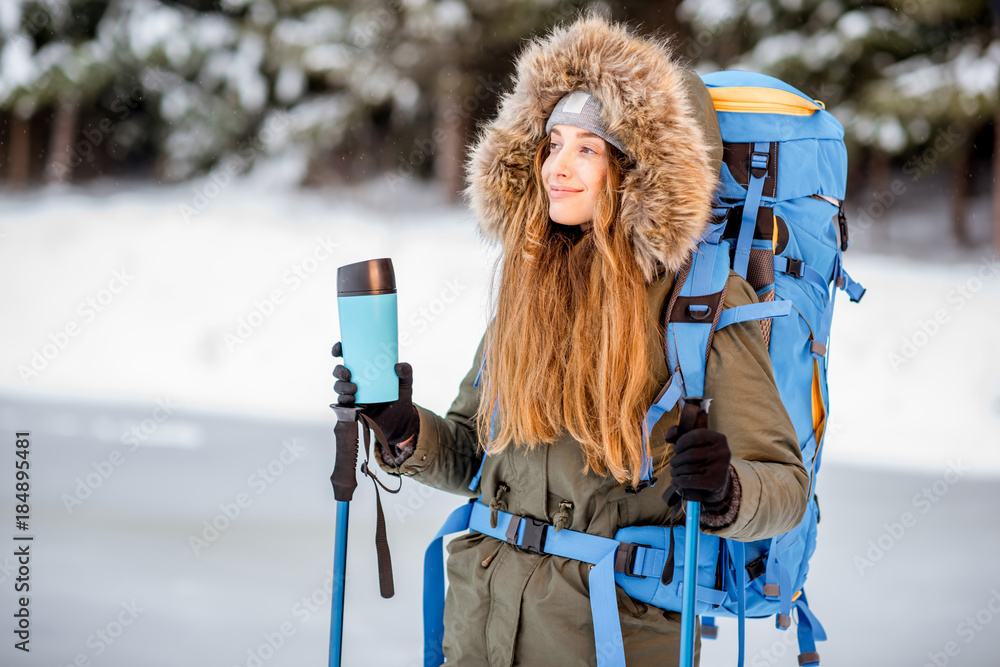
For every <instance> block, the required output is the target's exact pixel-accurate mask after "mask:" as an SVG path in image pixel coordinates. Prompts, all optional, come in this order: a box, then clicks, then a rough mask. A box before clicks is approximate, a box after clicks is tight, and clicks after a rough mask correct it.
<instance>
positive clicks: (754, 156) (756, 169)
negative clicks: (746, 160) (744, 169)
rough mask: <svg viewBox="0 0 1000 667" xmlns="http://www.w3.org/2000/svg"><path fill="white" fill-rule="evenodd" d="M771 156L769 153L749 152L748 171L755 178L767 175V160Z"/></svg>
mask: <svg viewBox="0 0 1000 667" xmlns="http://www.w3.org/2000/svg"><path fill="white" fill-rule="evenodd" d="M770 157H771V155H770V154H769V153H758V152H757V151H754V152H753V153H751V154H750V173H751V174H753V175H754V176H755V177H756V178H763V177H764V176H766V175H767V162H768V159H769V158H770Z"/></svg>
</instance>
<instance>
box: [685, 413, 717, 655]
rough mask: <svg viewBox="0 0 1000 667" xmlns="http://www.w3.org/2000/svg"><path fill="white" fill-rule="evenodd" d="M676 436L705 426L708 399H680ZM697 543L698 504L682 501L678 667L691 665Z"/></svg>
mask: <svg viewBox="0 0 1000 667" xmlns="http://www.w3.org/2000/svg"><path fill="white" fill-rule="evenodd" d="M683 400H684V406H683V407H682V408H681V418H680V421H679V422H678V424H677V437H678V438H680V436H682V435H684V434H685V433H687V432H688V431H690V430H692V429H695V428H707V427H708V408H709V406H710V405H711V404H712V399H710V398H704V397H692V396H686V397H684V399H683ZM700 540H701V503H699V502H696V501H694V500H687V501H685V502H684V589H683V590H684V592H683V595H682V597H681V650H680V660H679V662H678V664H679V667H693V666H694V639H695V626H696V620H697V616H695V602H696V601H697V595H698V543H699V542H700Z"/></svg>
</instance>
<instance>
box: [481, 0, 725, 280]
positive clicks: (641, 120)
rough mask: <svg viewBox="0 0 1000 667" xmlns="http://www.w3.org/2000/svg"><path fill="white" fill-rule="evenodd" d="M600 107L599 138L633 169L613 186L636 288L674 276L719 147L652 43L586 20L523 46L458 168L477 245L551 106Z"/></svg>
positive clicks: (515, 184) (709, 195)
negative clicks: (575, 97)
mask: <svg viewBox="0 0 1000 667" xmlns="http://www.w3.org/2000/svg"><path fill="white" fill-rule="evenodd" d="M578 88H583V89H586V90H588V91H590V92H591V93H592V94H593V95H594V96H595V97H596V98H597V99H598V100H599V101H600V103H601V106H602V108H603V116H602V119H603V121H604V122H605V124H606V125H607V127H608V130H609V131H610V132H611V133H612V134H613V135H615V136H616V137H619V138H621V140H622V141H623V142H624V143H625V145H626V146H627V147H628V149H629V152H630V154H631V155H630V157H631V158H632V159H633V160H634V166H633V167H632V168H631V169H629V170H628V172H627V173H626V174H625V177H624V178H623V180H622V206H621V217H620V219H621V221H622V223H623V224H624V225H625V228H626V229H627V230H629V234H630V236H631V238H632V240H633V244H634V248H635V254H636V260H637V261H638V263H639V266H640V268H641V270H642V272H643V275H644V276H645V278H646V280H647V281H652V280H653V279H654V278H655V276H656V275H657V273H658V272H659V270H660V268H659V266H658V265H662V266H663V267H666V268H667V269H668V270H670V271H676V270H677V269H679V268H680V266H681V265H682V264H683V263H684V261H685V259H686V258H687V255H688V253H689V252H690V251H691V250H692V249H693V248H694V246H695V244H696V243H697V241H698V238H699V237H700V236H701V233H702V231H703V230H704V228H705V225H706V223H707V221H708V218H709V215H710V209H711V206H712V202H713V197H714V192H715V187H716V183H717V181H718V174H719V165H720V161H721V159H722V140H721V138H720V135H719V126H718V120H717V118H716V116H715V109H714V107H713V106H712V101H711V98H710V97H709V94H708V90H707V88H706V87H705V85H704V84H703V83H702V82H701V79H700V78H698V76H697V75H695V74H694V73H693V72H691V71H690V70H686V69H684V68H683V67H682V66H681V65H679V64H678V62H677V61H676V60H675V59H674V58H673V57H672V56H671V51H670V48H669V47H668V46H667V44H666V43H665V42H663V41H661V40H657V39H653V38H649V37H640V36H638V35H635V34H634V33H633V32H632V31H631V30H630V29H629V28H628V27H627V26H624V25H622V24H616V23H610V22H608V21H607V20H605V19H604V18H602V17H601V16H599V15H597V14H589V15H587V16H584V17H581V18H579V19H578V20H577V21H576V22H574V23H573V24H571V25H569V26H566V27H558V28H555V29H554V30H552V32H551V33H549V34H548V35H546V36H545V37H542V38H538V39H535V40H533V41H531V42H530V43H529V44H528V46H527V47H526V48H525V49H524V51H523V52H522V53H521V55H520V57H519V58H518V60H517V70H516V84H515V88H514V90H513V92H511V93H508V94H507V95H505V96H504V97H503V98H502V100H501V104H500V111H499V113H498V114H497V117H496V118H495V119H494V120H493V121H491V122H490V123H488V124H487V125H486V126H485V127H484V128H483V129H482V131H481V133H480V136H479V139H478V141H477V142H476V144H475V146H474V147H473V148H472V151H471V153H470V156H469V160H468V164H467V187H466V189H465V195H466V198H467V200H468V201H469V204H470V206H471V208H472V210H473V212H474V213H475V215H476V217H477V219H478V223H479V229H480V231H481V233H482V234H483V236H484V237H485V238H487V239H488V240H490V241H493V242H502V239H503V236H504V234H503V232H504V226H505V224H506V221H507V219H508V218H509V216H511V215H513V212H514V210H515V209H516V206H517V201H518V198H519V197H520V196H521V195H522V194H523V193H524V192H525V189H526V186H527V184H528V182H529V178H530V177H531V170H532V161H533V158H534V151H535V149H536V148H537V146H538V145H539V143H540V142H541V141H542V139H543V138H544V137H545V136H546V134H545V122H546V120H548V117H549V115H550V114H551V113H552V109H553V108H554V107H555V105H556V102H558V101H559V100H560V98H562V96H563V95H564V94H566V93H568V92H570V91H572V90H576V89H578Z"/></svg>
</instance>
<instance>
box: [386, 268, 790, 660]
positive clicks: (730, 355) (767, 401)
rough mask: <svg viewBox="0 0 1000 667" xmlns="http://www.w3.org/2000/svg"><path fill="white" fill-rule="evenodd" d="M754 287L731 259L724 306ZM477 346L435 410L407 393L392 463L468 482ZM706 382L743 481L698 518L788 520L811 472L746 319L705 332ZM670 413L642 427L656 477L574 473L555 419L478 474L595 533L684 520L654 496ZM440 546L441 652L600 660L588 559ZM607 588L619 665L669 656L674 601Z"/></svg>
mask: <svg viewBox="0 0 1000 667" xmlns="http://www.w3.org/2000/svg"><path fill="white" fill-rule="evenodd" d="M672 285H673V274H672V273H671V272H666V274H665V275H661V276H660V277H659V278H658V279H657V280H656V281H655V282H653V283H652V284H650V285H649V287H648V292H647V297H648V303H649V307H650V309H651V312H653V313H659V312H660V308H661V306H662V305H663V303H664V300H665V299H666V298H667V297H668V295H669V292H670V288H671V287H672ZM756 301H757V298H756V295H755V294H754V293H753V291H752V290H751V288H750V287H749V285H748V284H747V283H746V281H744V280H743V279H742V278H740V277H739V276H737V275H736V274H735V273H731V274H730V277H729V283H728V287H727V292H726V298H725V307H727V308H731V307H735V306H739V305H743V304H748V303H754V302H756ZM647 334H648V337H649V340H648V341H647V342H648V343H650V344H653V345H656V346H658V347H659V348H660V349H662V341H663V333H662V330H661V327H656V328H650V330H649V331H648V332H647ZM623 344H627V342H625V341H623ZM482 355H483V344H482V342H480V346H479V349H478V350H477V352H476V355H475V359H474V360H473V362H472V365H471V367H470V369H469V372H468V374H467V375H466V376H465V378H464V379H463V380H462V383H461V385H460V387H459V393H458V397H457V398H456V399H455V401H454V403H453V404H452V405H451V408H450V409H449V410H448V413H447V414H446V415H445V417H444V418H442V417H440V416H438V415H436V414H434V413H433V412H431V411H429V410H426V409H424V408H422V407H419V406H418V408H417V409H418V412H419V415H420V430H419V435H418V438H417V445H416V449H415V451H414V454H413V455H412V456H411V457H410V458H409V459H408V460H407V461H406V462H405V463H404V464H403V465H402V467H401V468H400V472H401V473H402V474H404V475H411V476H413V477H414V478H416V479H417V480H419V481H420V482H423V483H425V484H428V485H430V486H433V487H436V488H439V489H443V490H445V491H450V492H453V493H457V494H462V495H466V496H469V495H477V493H476V492H473V491H470V490H469V489H468V485H469V483H470V481H471V480H472V478H473V476H474V475H475V473H476V471H477V470H478V468H479V464H480V460H481V456H482V454H481V452H480V451H479V450H478V448H477V444H476V443H477V438H476V433H475V431H474V419H473V415H474V414H475V412H476V408H477V405H478V403H479V391H478V389H477V388H475V387H474V386H473V382H474V380H475V378H476V374H477V372H478V370H479V365H480V361H481V360H482ZM656 359H657V360H656V363H655V365H654V366H653V367H652V368H649V369H647V372H649V373H652V374H653V376H654V377H655V378H656V381H657V384H658V386H662V384H663V383H665V382H666V381H667V379H668V372H667V366H666V361H665V359H664V358H663V357H658V358H656ZM705 392H706V395H707V396H710V397H711V398H712V399H713V403H712V410H711V412H710V414H709V427H710V428H712V429H715V430H717V431H720V432H722V433H724V434H725V435H726V437H727V438H728V441H729V447H730V449H731V450H732V455H733V459H732V467H733V469H734V470H735V471H736V474H737V476H738V479H739V484H740V487H741V498H740V504H739V510H738V513H737V514H736V518H735V520H734V521H733V522H732V523H731V524H729V525H727V526H725V527H723V528H718V529H705V532H709V533H713V534H716V535H719V536H721V537H730V538H735V539H738V540H744V541H749V540H756V539H761V538H767V537H772V536H774V535H778V534H781V533H783V532H786V531H788V530H790V529H791V528H793V527H795V526H796V525H797V524H798V523H799V521H800V520H801V519H802V516H803V513H804V512H805V508H806V501H807V493H808V485H809V478H808V476H807V474H806V470H805V468H804V467H803V464H802V460H801V454H800V451H799V447H798V441H797V438H796V435H795V431H794V429H793V427H792V423H791V421H790V420H789V418H788V414H787V413H786V411H785V409H784V406H783V405H782V402H781V398H780V397H779V395H778V390H777V387H776V386H775V383H774V379H773V376H772V372H771V363H770V359H769V357H768V353H767V349H766V348H765V345H764V339H763V336H762V335H761V331H760V327H759V325H758V324H757V323H756V322H745V323H741V324H734V325H730V326H728V327H726V328H725V329H722V330H720V331H718V332H717V333H716V335H715V338H714V341H713V344H712V349H711V353H710V355H709V358H708V363H707V368H706V377H705ZM654 399H655V394H654V395H650V397H649V402H650V403H652V402H653V400H654ZM677 420H678V409H677V408H675V409H674V410H673V411H671V412H670V413H667V414H665V415H664V416H663V417H662V418H661V419H660V420H659V422H657V424H656V425H655V427H654V428H653V429H652V433H651V437H650V443H651V447H652V454H653V460H654V471H655V472H654V475H655V476H656V477H657V482H656V484H655V485H653V486H651V487H647V488H646V489H644V490H642V491H641V492H639V493H638V494H635V493H626V492H625V488H624V487H623V486H622V485H621V484H619V483H617V482H615V480H614V479H612V478H606V477H600V476H597V475H594V474H592V473H591V474H586V475H585V474H583V473H582V470H583V458H582V456H581V452H580V448H579V446H578V444H577V443H576V442H575V441H574V440H573V439H572V437H571V436H569V435H568V434H566V433H564V435H563V437H562V438H561V439H560V440H559V441H558V442H557V443H555V444H552V445H548V446H541V447H536V448H534V449H531V450H529V449H527V448H525V447H508V448H507V449H506V450H505V451H504V452H503V453H501V454H498V455H496V456H488V457H487V459H486V464H485V467H484V470H483V475H482V479H481V485H480V490H481V492H482V497H483V499H484V502H487V503H488V502H489V501H490V500H491V499H493V498H495V497H496V494H497V490H498V488H499V487H500V485H501V483H502V484H504V485H506V487H509V491H506V492H505V493H501V494H500V500H501V501H502V503H503V505H505V509H506V511H508V512H510V513H512V514H517V515H521V516H526V517H532V518H536V519H542V520H544V521H546V522H549V523H553V522H554V521H555V520H556V515H557V514H558V513H559V512H560V510H563V513H564V515H563V517H562V520H563V521H565V520H567V519H568V523H566V524H565V525H566V527H568V528H570V529H572V530H577V531H585V532H588V533H593V534H595V535H601V536H604V537H613V536H614V534H615V532H616V531H617V530H618V529H619V528H621V527H623V526H630V525H676V524H678V523H683V517H674V519H673V520H671V518H670V512H668V507H667V505H666V503H665V502H664V501H663V499H662V493H663V491H664V490H665V489H666V488H667V487H668V486H669V485H670V472H669V467H668V465H667V464H668V460H669V455H670V449H669V446H668V445H667V444H666V443H665V441H664V434H665V432H666V430H667V428H668V427H669V426H671V425H673V424H675V423H677ZM387 472H389V471H388V470H387ZM567 511H568V512H569V516H568V517H566V516H565V512H567ZM448 551H449V554H450V555H449V557H448V567H447V572H448V580H449V589H448V594H447V600H446V605H445V640H444V652H445V656H446V657H447V663H448V665H458V666H460V667H474V666H475V667H479V666H482V667H486V666H487V665H488V666H489V667H507V666H509V665H532V666H534V665H538V666H542V665H544V666H548V667H555V666H558V665H566V666H569V665H573V666H574V667H576V666H579V665H596V664H597V662H596V657H595V640H594V630H593V623H592V620H591V611H590V602H589V597H588V590H589V585H588V575H589V570H590V566H589V565H588V564H586V563H582V562H580V561H574V560H569V559H565V558H561V557H558V556H550V555H545V556H539V555H535V554H531V553H528V552H525V551H522V550H520V549H519V548H517V547H514V546H511V545H509V544H507V543H506V542H502V541H498V540H495V539H493V538H490V537H486V536H483V535H481V534H478V533H472V534H466V535H463V536H461V537H458V538H456V539H454V540H453V541H452V542H451V544H450V545H449V546H448ZM618 593H619V612H620V616H621V622H622V633H623V638H624V642H625V654H626V659H627V661H628V664H629V665H630V667H632V666H639V665H657V666H663V665H671V664H676V660H677V652H678V646H677V641H678V635H679V628H680V618H679V615H678V614H675V613H672V612H664V611H663V610H661V609H657V608H655V607H650V606H648V605H646V604H644V603H642V602H639V601H635V600H632V599H630V598H628V597H627V596H626V595H625V594H624V592H623V591H622V590H621V589H620V588H619V589H618Z"/></svg>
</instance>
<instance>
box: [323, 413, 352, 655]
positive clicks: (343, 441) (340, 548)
mask: <svg viewBox="0 0 1000 667" xmlns="http://www.w3.org/2000/svg"><path fill="white" fill-rule="evenodd" d="M330 407H331V408H333V411H334V412H335V413H336V415H337V426H336V427H335V428H334V433H335V434H336V438H337V458H336V462H335V463H334V467H333V474H332V475H331V476H330V482H331V484H333V495H334V498H336V500H337V532H336V537H335V541H334V551H333V600H332V604H331V607H330V667H340V659H341V653H342V649H343V645H344V584H345V583H346V580H347V525H348V519H349V518H350V512H351V498H352V497H353V496H354V489H356V488H357V486H358V480H357V476H356V475H355V468H356V467H357V465H358V424H357V421H356V419H357V413H358V412H359V409H358V408H349V407H341V406H338V405H331V406H330Z"/></svg>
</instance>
